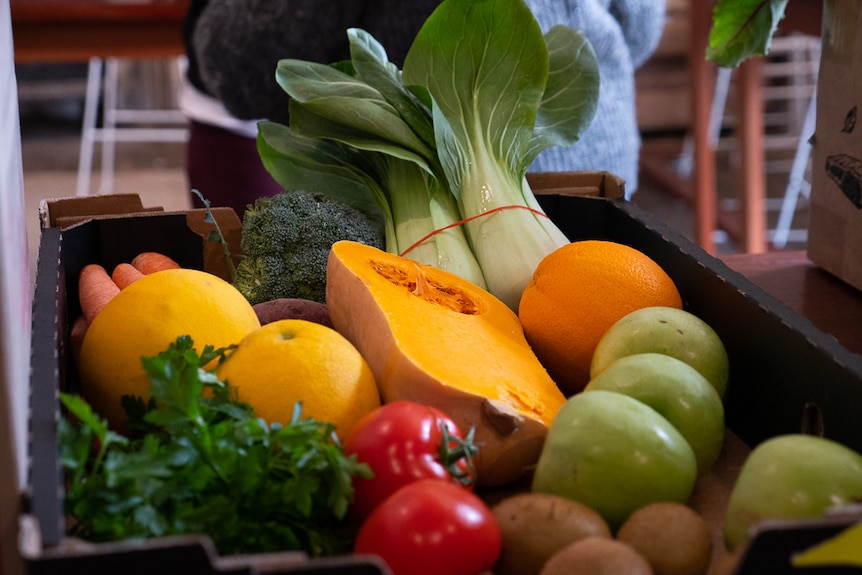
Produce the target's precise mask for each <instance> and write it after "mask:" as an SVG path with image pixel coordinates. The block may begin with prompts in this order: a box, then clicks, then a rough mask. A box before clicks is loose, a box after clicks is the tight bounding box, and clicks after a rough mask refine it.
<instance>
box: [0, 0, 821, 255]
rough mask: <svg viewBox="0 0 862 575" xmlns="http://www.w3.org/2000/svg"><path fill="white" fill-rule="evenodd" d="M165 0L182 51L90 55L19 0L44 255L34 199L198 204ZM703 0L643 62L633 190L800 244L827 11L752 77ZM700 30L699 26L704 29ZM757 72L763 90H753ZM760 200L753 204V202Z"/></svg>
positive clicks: (762, 245)
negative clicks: (732, 59) (701, 46)
mask: <svg viewBox="0 0 862 575" xmlns="http://www.w3.org/2000/svg"><path fill="white" fill-rule="evenodd" d="M138 4H141V3H138ZM144 4H149V3H144ZM165 4H175V5H178V6H177V8H176V9H175V10H173V11H172V12H171V14H173V16H170V15H169V16H165V15H164V13H163V14H162V15H161V16H160V20H159V23H158V24H159V25H160V26H162V27H165V26H175V27H176V42H177V45H176V47H175V48H176V49H175V52H176V53H171V50H170V49H165V50H162V52H160V53H159V54H158V57H153V55H152V54H150V53H147V52H148V51H139V52H135V51H134V50H132V51H130V52H129V53H128V54H124V55H122V56H120V57H105V58H92V59H90V58H86V57H82V56H79V55H77V54H75V53H73V52H70V51H68V49H66V48H62V47H57V48H55V49H54V50H53V51H51V50H46V49H36V48H33V49H31V47H30V44H29V42H30V40H29V35H30V34H33V30H36V29H40V30H44V27H45V23H44V22H45V21H47V20H50V14H45V13H40V12H39V10H38V8H34V7H37V6H38V2H33V1H32V0H11V6H12V20H13V38H14V40H15V42H16V74H17V81H18V95H19V108H20V117H21V137H22V155H23V168H24V189H25V196H26V214H27V218H28V221H27V226H28V231H29V238H30V240H29V245H30V249H31V251H32V252H33V253H34V256H33V257H34V258H35V249H36V247H37V246H38V218H37V214H38V204H39V201H40V200H42V199H45V198H59V197H65V196H73V195H88V194H112V193H136V194H140V195H141V197H142V199H143V202H144V205H145V206H162V207H164V208H165V209H166V210H175V209H176V210H182V209H186V208H187V207H188V197H187V196H188V194H187V187H188V186H187V182H186V178H185V173H184V169H183V166H184V159H185V156H184V155H185V128H184V123H183V118H182V115H181V114H180V113H179V112H178V110H177V109H176V108H177V104H176V93H177V89H178V86H179V78H180V74H181V73H182V66H183V64H184V61H183V57H182V56H181V46H180V45H179V44H178V42H179V34H178V27H179V21H178V17H179V16H178V15H181V14H182V10H181V9H180V8H181V6H179V5H182V2H181V1H180V0H175V1H171V2H167V3H164V2H161V3H155V5H156V6H157V7H159V6H161V7H162V8H164V5H165ZM704 4H709V3H704ZM790 4H791V5H793V4H794V3H793V2H791V3H790ZM818 5H819V2H818ZM695 9H696V10H701V12H702V8H701V7H700V6H699V5H698V4H695V3H694V0H667V15H666V25H665V30H664V35H663V37H662V40H661V43H660V45H659V48H658V49H657V51H656V52H655V54H654V55H653V56H652V58H651V59H650V60H649V61H648V62H647V63H646V65H645V66H643V67H642V68H641V69H640V70H639V71H638V73H637V102H638V122H639V127H640V130H641V133H642V135H643V140H644V144H643V149H642V153H641V167H642V169H641V172H642V174H641V187H640V189H639V191H638V192H637V193H636V194H635V196H634V197H633V199H632V201H634V202H635V203H637V204H639V205H641V206H642V207H644V208H646V209H647V210H649V211H651V212H653V213H654V214H656V215H658V216H659V217H661V218H662V219H663V220H664V221H666V222H667V224H668V225H670V226H671V227H672V228H674V229H676V230H678V231H680V232H682V233H683V234H685V235H686V236H688V237H690V238H691V239H693V240H694V241H696V242H698V243H700V244H701V245H703V246H704V247H705V248H706V249H707V250H708V251H711V252H714V253H717V254H726V253H737V252H756V251H764V250H783V249H794V250H799V249H804V248H805V246H806V238H807V235H806V225H807V207H808V170H809V163H810V161H809V160H810V158H809V154H808V147H807V139H808V135H809V133H810V130H811V125H810V124H809V125H808V126H806V119H808V120H809V121H813V114H809V110H810V107H809V106H810V104H811V103H812V102H813V96H814V87H815V84H816V79H817V67H818V62H819V49H820V39H819V35H815V34H816V31H817V30H819V28H818V26H819V22H809V24H810V26H809V28H811V29H810V30H808V31H807V32H813V34H811V33H800V32H799V31H797V30H788V31H787V32H786V33H784V32H782V33H781V34H779V36H778V37H777V38H776V39H775V42H774V45H773V49H772V52H771V53H770V55H769V56H768V57H766V58H762V59H758V60H759V61H758V62H757V64H756V66H755V67H754V68H753V71H749V72H748V75H747V76H745V75H744V72H743V71H742V69H736V70H733V71H731V70H729V69H715V68H714V67H709V66H706V67H703V66H705V64H704V63H703V62H702V60H701V61H698V60H696V59H695V58H696V56H692V54H695V55H698V54H702V53H703V52H702V51H700V52H698V51H697V50H695V48H696V47H697V46H698V42H700V41H703V30H702V29H703V21H702V20H698V17H699V16H698V14H695V13H694V12H693V10H695ZM818 9H819V8H818ZM701 17H702V14H701ZM40 21H42V22H40ZM40 26H41V28H40ZM693 27H700V28H701V30H700V35H698V33H697V32H698V30H696V29H695V28H693ZM154 37H155V36H154ZM57 38H58V40H57V42H58V44H59V41H60V40H61V36H58V37H57ZM37 40H38V39H37ZM37 40H34V42H36V41H37ZM695 65H698V66H701V67H699V68H694V66H695ZM752 73H753V74H755V75H754V76H752ZM695 74H697V75H700V74H703V76H693V75H695ZM752 77H753V78H754V79H755V82H754V85H755V87H756V89H757V90H756V92H746V90H748V89H749V87H750V86H751V85H752ZM696 78H706V81H695V79H696ZM745 94H749V97H750V94H755V97H756V98H757V102H758V106H757V107H756V110H757V112H758V113H760V114H762V120H757V117H755V120H757V121H756V122H752V120H751V117H750V116H743V112H742V111H741V110H740V108H739V106H740V105H745V104H744V103H743V102H744V100H743V98H744V97H745ZM698 98H700V100H699V101H700V102H702V103H703V104H701V106H700V108H699V110H700V111H699V112H697V111H695V108H694V104H693V103H694V102H695V101H697V99H698ZM746 113H748V114H750V111H749V112H746ZM695 114H701V116H702V117H701V119H700V121H702V122H703V121H707V122H708V127H707V130H706V131H707V135H708V140H709V142H708V143H709V145H710V147H711V150H710V153H711V157H712V159H713V162H714V187H715V189H714V190H706V189H704V186H702V185H700V186H699V187H698V185H697V184H696V182H697V181H698V180H696V179H695V167H696V164H695V161H694V158H695V156H696V150H697V147H698V146H699V145H700V146H703V144H702V143H698V141H697V140H696V137H695V134H696V130H695V126H696V123H695V116H694V115H695ZM741 117H745V118H748V120H746V121H745V122H742V121H741V120H740V118H741ZM752 124H755V125H752ZM746 129H748V130H749V133H750V132H752V131H753V132H755V135H756V136H757V140H756V142H758V144H757V145H758V146H760V154H758V158H760V156H762V163H756V164H753V165H754V168H755V169H756V170H758V171H759V172H760V173H759V174H755V176H757V182H756V184H757V185H756V186H754V187H753V186H752V183H751V180H750V179H749V180H746V179H744V175H743V174H745V173H746V169H748V170H750V169H751V164H749V167H748V168H746V165H745V162H744V160H745V159H746V157H748V158H750V157H751V156H752V154H751V153H750V152H745V153H743V152H742V150H744V149H746V148H744V147H743V146H742V144H741V143H742V142H743V132H744V131H745V130H746ZM702 135H703V130H701V137H702ZM746 154H747V155H746ZM749 178H750V175H749ZM707 192H708V193H707ZM752 205H753V206H755V208H752V207H751V206H752ZM753 209H754V210H756V212H757V213H754V214H752V213H750V211H751V210H753ZM704 218H706V221H707V223H706V224H705V223H704V221H705V220H704ZM752 222H753V223H752ZM33 269H35V265H34V266H33Z"/></svg>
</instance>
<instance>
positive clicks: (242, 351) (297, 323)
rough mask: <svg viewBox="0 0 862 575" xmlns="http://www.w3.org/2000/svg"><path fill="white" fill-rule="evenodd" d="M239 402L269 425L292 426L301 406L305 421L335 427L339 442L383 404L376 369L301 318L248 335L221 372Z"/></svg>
mask: <svg viewBox="0 0 862 575" xmlns="http://www.w3.org/2000/svg"><path fill="white" fill-rule="evenodd" d="M217 374H218V376H219V378H220V379H221V380H223V381H226V382H227V383H228V384H230V385H232V386H233V387H235V388H236V389H237V393H238V395H239V399H240V400H241V401H245V402H247V403H248V404H250V405H251V406H252V408H253V409H254V411H255V415H257V416H258V417H260V418H262V419H264V420H265V421H267V422H269V423H275V422H278V423H287V422H288V421H290V417H291V415H292V413H293V406H294V404H295V403H296V402H302V414H303V416H304V417H312V418H314V419H316V420H318V421H322V422H326V423H332V424H334V425H335V427H336V433H337V435H338V437H339V438H341V439H343V438H345V437H347V434H348V433H349V432H350V430H351V429H352V428H353V426H354V424H355V423H356V422H357V421H358V420H359V419H360V418H361V417H362V416H363V415H365V414H366V413H368V412H370V411H372V410H374V409H376V408H377V407H379V406H380V395H379V392H378V390H377V384H376V382H375V380H374V375H372V373H371V368H370V367H369V366H368V364H367V363H366V362H365V359H364V358H363V357H362V355H361V354H360V353H359V351H358V350H357V349H356V348H355V347H354V346H353V344H352V343H350V342H349V341H348V340H347V338H345V337H344V336H343V335H341V334H340V333H338V332H337V331H335V330H334V329H332V328H330V327H327V326H324V325H321V324H318V323H313V322H310V321H307V320H301V319H284V320H279V321H276V322H273V323H269V324H266V325H264V326H263V327H261V328H260V329H257V330H255V331H253V332H252V333H250V334H248V335H247V336H246V337H245V339H243V340H242V341H241V342H240V344H239V346H238V347H237V348H236V349H235V350H234V351H232V352H231V353H230V355H228V357H227V359H226V360H225V361H224V362H223V363H222V364H221V365H219V367H218V368H217Z"/></svg>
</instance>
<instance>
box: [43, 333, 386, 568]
mask: <svg viewBox="0 0 862 575" xmlns="http://www.w3.org/2000/svg"><path fill="white" fill-rule="evenodd" d="M226 351H227V350H226V349H218V350H216V349H213V348H212V346H207V347H205V348H204V349H203V351H202V352H201V353H200V354H199V353H198V352H197V351H196V350H195V348H194V342H193V341H192V340H191V338H190V337H188V336H181V337H179V338H178V339H177V340H176V342H175V343H172V344H171V345H170V346H169V348H168V349H167V350H165V351H163V352H162V353H160V354H158V355H157V356H155V357H145V358H142V361H143V364H144V367H145V369H146V371H147V373H148V375H149V377H150V381H151V389H150V391H151V394H152V399H151V400H150V401H149V402H148V404H144V402H143V401H142V400H141V399H140V398H124V404H125V406H126V408H127V412H129V413H130V418H131V421H132V424H133V425H132V426H131V427H132V429H134V430H136V432H135V434H134V435H132V436H129V437H124V436H121V435H118V434H116V433H114V432H113V431H111V430H110V429H109V428H108V426H107V423H106V422H105V421H104V420H103V419H101V418H100V417H99V416H98V415H97V414H95V413H94V412H93V411H92V410H91V408H90V406H89V405H88V404H87V403H86V402H85V401H84V400H83V399H82V398H81V397H79V396H77V395H70V394H61V401H62V403H63V405H64V406H65V408H66V410H67V411H68V414H69V415H68V416H66V417H64V418H63V419H61V421H60V427H59V441H60V461H61V463H62V466H63V468H64V470H65V473H66V477H67V492H66V499H65V505H66V511H67V513H68V514H69V515H70V517H71V518H72V521H71V522H70V527H69V534H70V535H71V536H76V537H80V538H83V539H86V540H89V541H95V542H101V541H117V540H123V539H129V538H141V537H156V536H166V535H174V534H180V533H202V534H206V535H208V536H209V537H210V538H211V539H212V540H213V543H214V544H215V546H216V548H217V549H218V550H219V552H220V553H221V554H224V555H230V554H237V553H254V552H269V551H283V550H302V551H305V552H307V553H309V554H310V555H313V556H317V555H329V554H334V553H338V552H343V551H345V550H346V549H349V546H350V541H349V538H348V537H347V536H346V535H345V533H344V529H343V525H342V524H341V519H342V518H343V517H344V516H345V513H346V511H347V507H348V505H349V504H350V502H351V500H352V498H353V486H352V477H354V476H363V477H367V476H370V469H369V468H368V467H367V466H366V465H364V464H360V463H358V462H357V461H356V459H355V457H347V456H345V455H344V452H343V449H342V447H341V445H340V443H339V441H338V438H337V437H336V436H335V434H334V426H333V425H331V424H329V423H324V422H318V421H315V420H313V419H310V418H302V417H301V406H300V405H298V404H297V405H296V406H295V409H294V412H293V416H292V419H291V420H290V421H289V422H287V423H286V424H285V425H281V424H277V423H272V424H270V425H267V423H266V422H264V421H263V420H261V419H259V418H256V417H255V416H254V413H253V412H252V410H251V408H250V407H249V406H248V405H247V404H245V403H242V402H240V401H238V400H237V398H236V391H235V389H233V388H231V387H230V386H228V385H227V384H226V383H224V382H222V381H220V380H219V379H218V378H217V377H216V376H215V374H214V373H212V372H211V371H207V370H206V369H205V368H204V366H206V365H208V364H210V362H212V361H214V360H216V359H218V358H220V357H224V354H225V352H226Z"/></svg>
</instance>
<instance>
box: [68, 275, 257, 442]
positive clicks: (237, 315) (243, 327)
mask: <svg viewBox="0 0 862 575" xmlns="http://www.w3.org/2000/svg"><path fill="white" fill-rule="evenodd" d="M259 327H260V322H259V321H258V319H257V315H256V314H255V312H254V308H253V307H252V306H251V304H250V303H249V302H248V300H247V299H245V297H244V296H243V295H242V294H241V293H240V292H239V291H238V290H237V289H236V288H235V287H233V286H232V285H231V284H230V283H228V282H226V281H225V280H223V279H221V278H220V277H218V276H216V275H213V274H210V273H207V272H203V271H198V270H192V269H173V270H164V271H159V272H155V273H152V274H149V275H147V276H144V277H142V278H141V279H139V280H137V281H135V282H134V283H132V284H130V285H129V286H128V287H126V288H125V289H123V290H122V291H121V292H120V293H119V294H117V295H116V296H114V298H113V299H112V300H111V301H110V302H109V303H108V304H107V305H106V306H105V307H104V309H102V311H101V312H99V315H97V316H96V317H95V319H94V320H93V323H92V324H90V326H89V327H88V328H87V332H86V334H85V335H84V341H83V343H82V347H81V361H80V368H79V371H80V376H81V385H82V395H83V396H84V398H85V399H86V400H87V401H88V402H89V403H90V405H91V406H92V407H93V410H94V411H96V413H98V414H99V415H101V416H102V417H104V418H106V419H107V420H108V423H109V425H110V426H111V427H112V428H113V429H115V430H121V429H122V426H123V424H124V422H125V420H126V413H125V410H124V409H123V407H122V403H121V398H122V396H123V395H134V396H138V397H143V398H145V399H147V398H149V394H148V388H149V379H148V378H147V375H146V373H145V372H144V368H143V366H142V364H141V357H142V356H154V355H157V354H158V353H160V352H162V351H164V350H166V349H167V348H168V346H169V345H170V344H171V343H173V342H174V341H176V339H177V337H179V336H181V335H189V336H191V338H192V339H193V340H194V343H195V347H196V348H197V349H198V351H200V350H202V349H203V348H204V346H206V345H213V346H215V347H216V348H218V347H227V346H229V345H233V344H236V343H239V342H240V340H242V339H243V338H244V337H245V336H246V335H247V334H248V333H249V332H251V331H253V330H254V329H257V328H259Z"/></svg>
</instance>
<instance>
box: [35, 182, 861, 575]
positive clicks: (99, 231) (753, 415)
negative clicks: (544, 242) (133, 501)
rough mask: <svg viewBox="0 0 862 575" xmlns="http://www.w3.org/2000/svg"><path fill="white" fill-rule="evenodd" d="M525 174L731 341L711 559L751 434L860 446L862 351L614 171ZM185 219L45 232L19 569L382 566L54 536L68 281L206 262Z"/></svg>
mask: <svg viewBox="0 0 862 575" xmlns="http://www.w3.org/2000/svg"><path fill="white" fill-rule="evenodd" d="M530 182H531V184H532V186H533V189H534V190H535V192H536V194H537V198H538V199H539V201H540V203H541V204H542V206H543V207H544V209H545V210H546V211H547V213H548V214H549V216H550V217H551V218H552V219H553V220H554V221H555V222H556V223H557V224H558V225H559V226H560V228H561V229H562V230H563V231H564V232H565V233H566V234H567V235H568V236H569V238H570V239H572V240H581V239H606V240H612V241H617V242H621V243H625V244H629V245H632V246H634V247H636V248H637V249H639V250H641V251H643V252H644V253H646V254H647V255H648V256H650V257H651V258H653V259H654V260H655V261H656V262H658V264H659V265H661V266H662V267H663V268H664V269H665V270H667V272H668V273H669V274H670V275H671V277H672V278H673V279H674V281H675V282H676V284H677V286H678V288H679V290H680V292H681V294H682V296H683V300H684V304H685V306H686V307H687V308H688V309H689V310H691V311H692V312H693V313H695V314H697V315H698V316H700V317H702V318H703V319H704V320H705V321H707V322H708V323H709V324H711V325H712V326H713V327H714V328H715V329H716V331H717V332H718V334H719V335H720V336H721V337H722V339H723V341H724V342H725V344H726V346H727V349H728V352H729V355H730V361H731V378H730V387H729V390H728V394H727V397H726V416H727V425H728V428H729V433H728V437H727V439H726V442H725V449H724V451H723V453H722V455H721V458H720V460H719V462H718V463H717V464H716V466H715V468H714V470H713V471H712V472H710V473H708V474H706V476H704V477H703V478H702V479H701V480H699V481H698V485H697V487H696V488H695V493H694V495H693V498H692V505H693V506H695V507H696V508H697V509H698V510H699V511H701V512H702V513H703V514H704V516H705V517H706V518H707V521H708V522H709V524H710V526H711V528H712V532H713V537H714V542H715V552H714V564H715V565H718V564H719V563H720V562H721V561H722V560H723V555H724V554H723V550H722V547H723V546H722V543H721V526H722V521H723V511H724V507H725V505H726V502H727V498H728V495H729V492H730V489H731V487H732V484H733V481H734V478H735V474H736V473H737V471H738V469H739V466H740V465H741V462H742V461H743V459H744V458H745V456H746V455H747V453H748V451H749V450H750V446H754V445H756V444H757V443H758V442H760V441H762V440H763V439H766V438H768V437H772V436H775V435H778V434H782V433H789V432H796V431H798V430H799V429H800V421H801V417H802V413H803V410H804V409H805V407H806V406H807V405H810V404H814V405H816V406H817V407H818V408H819V409H820V411H821V412H822V414H823V417H824V420H825V422H826V430H827V432H828V436H829V437H832V438H833V439H836V440H837V441H840V442H842V443H844V444H846V445H848V446H850V447H852V448H854V449H857V450H860V451H862V418H859V417H858V406H859V405H862V356H859V355H857V354H854V353H852V352H850V351H848V350H847V349H845V348H843V347H842V346H841V345H839V344H838V343H837V341H836V340H835V338H833V337H831V336H829V335H827V334H825V333H823V332H821V331H819V330H818V329H816V328H815V327H814V325H813V324H811V323H810V322H809V321H807V320H806V319H804V318H802V317H800V316H798V315H797V314H795V313H793V312H791V311H790V310H789V309H788V308H786V307H785V306H784V305H783V304H781V303H779V302H778V301H776V300H775V299H774V298H772V297H770V296H769V295H767V294H766V293H764V292H763V290H761V289H760V288H758V287H757V286H755V285H754V284H753V283H751V282H749V281H748V280H746V279H745V278H744V277H742V276H741V275H740V274H738V273H736V272H734V271H732V270H731V269H730V268H728V267H727V266H725V265H724V264H723V263H721V262H720V261H719V260H717V259H715V258H713V257H712V256H710V255H709V254H707V253H706V252H705V251H703V250H702V249H701V248H700V247H698V246H697V245H695V244H693V243H692V242H690V241H689V240H688V239H686V238H685V237H684V236H682V235H681V234H678V233H676V232H674V231H672V230H671V229H669V228H668V227H667V226H666V225H665V224H664V223H662V222H661V221H660V220H658V219H657V218H655V217H654V216H652V215H651V214H649V213H647V212H645V211H643V210H641V209H640V208H638V207H637V206H636V205H635V204H633V203H630V202H627V201H625V200H624V199H622V188H623V184H622V182H621V181H620V180H619V179H618V178H616V177H614V176H612V175H610V174H606V173H593V172H590V173H572V174H541V175H537V176H531V178H530ZM551 191H552V193H549V192H551ZM590 196H594V197H590ZM52 207H54V206H52ZM187 221H188V217H187V215H186V214H185V213H181V214H169V213H161V214H151V213H147V214H138V215H123V216H99V217H93V218H87V219H86V220H85V221H83V222H79V223H77V224H75V225H73V226H71V227H69V228H66V229H63V230H61V229H59V228H55V227H47V228H45V229H44V230H43V232H42V242H41V245H40V255H39V266H38V272H37V283H36V293H35V301H34V310H33V358H32V375H31V394H32V409H31V414H30V422H31V424H30V428H31V438H30V441H31V444H30V455H31V457H30V464H31V469H30V490H29V498H28V501H27V505H26V506H25V509H26V512H25V515H24V516H22V533H23V534H24V537H23V539H22V555H23V557H24V559H25V561H26V563H27V567H28V570H29V573H30V574H31V575H34V574H54V573H57V574H60V573H64V574H65V573H69V572H77V571H81V572H84V571H86V572H87V573H93V572H103V571H111V572H114V571H117V572H123V573H126V572H129V573H136V572H141V573H145V572H146V573H152V572H161V573H162V575H165V572H166V571H168V572H174V571H176V572H177V573H179V572H182V573H190V572H193V573H196V574H198V573H221V572H226V571H230V572H247V571H252V570H260V569H262V568H263V566H264V565H265V566H266V570H267V571H268V572H272V573H312V572H313V573H386V570H385V567H384V566H382V565H380V564H379V563H375V562H374V560H373V559H372V558H352V557H351V558H345V557H340V558H331V559H314V560H309V559H307V558H305V557H304V556H301V555H299V556H298V555H297V554H291V553H288V554H276V555H274V556H266V557H260V556H251V557H240V558H219V557H217V556H216V555H215V553H214V551H213V549H212V545H211V543H210V542H209V540H208V539H207V538H206V537H204V536H186V537H168V538H161V539H154V540H148V541H144V542H140V541H139V542H119V543H112V544H97V545H92V544H85V543H82V542H79V541H70V540H68V539H67V538H65V537H64V516H63V509H62V498H63V489H62V475H61V470H60V468H59V465H58V462H57V442H56V436H55V430H56V425H57V420H58V418H59V416H60V411H59V405H58V399H57V393H58V391H59V390H61V389H69V388H73V387H74V385H76V383H77V382H76V376H75V373H74V370H73V369H72V368H71V367H70V363H69V358H68V357H67V352H66V350H67V349H68V346H67V342H66V341H67V338H68V325H69V323H70V320H71V319H74V317H75V315H76V313H79V311H78V310H77V307H76V303H75V301H74V297H73V293H74V292H73V290H72V288H71V286H73V285H74V280H75V277H76V276H77V273H78V272H79V271H80V269H81V268H82V267H83V266H84V265H85V264H87V263H90V262H100V263H102V264H105V265H110V264H112V263H114V262H116V261H117V258H118V257H128V254H129V253H137V252H139V251H143V250H145V249H156V247H158V249H164V250H165V251H166V253H168V255H171V256H172V257H175V259H177V260H178V261H181V262H184V263H185V265H189V266H198V265H202V262H203V259H204V258H202V257H201V253H200V252H201V249H202V246H201V236H200V234H198V233H195V232H192V231H191V230H190V229H189V228H188V225H187ZM851 520H852V519H848V518H847V517H842V518H840V519H833V520H830V521H825V520H823V521H817V522H807V523H782V524H777V525H767V526H764V528H763V529H762V531H761V533H760V534H759V535H758V536H757V537H755V539H754V540H753V542H752V544H751V546H750V547H749V548H748V549H747V551H746V554H745V556H744V558H743V562H742V563H741V564H740V567H739V569H738V570H737V571H736V573H737V574H738V575H744V574H746V573H757V572H758V571H757V570H755V569H754V567H757V566H759V567H761V568H762V567H763V565H768V566H769V568H768V569H766V570H761V571H760V572H761V573H763V572H769V573H770V574H774V573H784V572H792V571H788V570H787V569H789V567H787V566H788V560H789V557H790V554H791V553H793V552H795V551H797V550H801V549H804V548H805V547H807V546H808V545H810V544H811V543H812V542H816V541H819V540H822V539H823V538H825V537H828V536H830V535H831V534H834V533H835V532H836V530H838V529H841V528H842V527H844V526H846V525H848V524H849V523H848V522H849V521H851ZM855 520H857V521H858V520H859V518H858V517H856V518H855ZM190 566H191V567H190ZM749 566H753V567H751V568H749Z"/></svg>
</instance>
